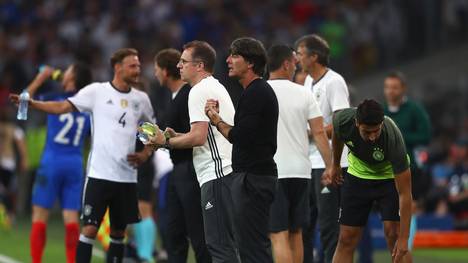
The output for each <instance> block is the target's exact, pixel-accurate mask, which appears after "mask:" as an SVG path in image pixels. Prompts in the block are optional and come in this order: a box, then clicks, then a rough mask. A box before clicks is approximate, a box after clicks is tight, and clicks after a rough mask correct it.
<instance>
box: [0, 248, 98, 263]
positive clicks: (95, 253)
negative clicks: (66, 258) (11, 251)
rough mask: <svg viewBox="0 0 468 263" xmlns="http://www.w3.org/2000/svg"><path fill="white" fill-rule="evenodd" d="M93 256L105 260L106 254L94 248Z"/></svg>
mask: <svg viewBox="0 0 468 263" xmlns="http://www.w3.org/2000/svg"><path fill="white" fill-rule="evenodd" d="M93 256H95V257H98V258H105V257H106V253H105V252H104V251H102V250H100V249H99V248H94V247H93ZM0 263H2V262H1V261H0Z"/></svg>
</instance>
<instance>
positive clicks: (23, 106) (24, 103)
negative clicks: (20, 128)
mask: <svg viewBox="0 0 468 263" xmlns="http://www.w3.org/2000/svg"><path fill="white" fill-rule="evenodd" d="M28 105H29V92H28V90H27V89H24V90H23V92H21V94H20V96H19V105H18V114H17V115H16V118H17V119H18V120H27V119H28Z"/></svg>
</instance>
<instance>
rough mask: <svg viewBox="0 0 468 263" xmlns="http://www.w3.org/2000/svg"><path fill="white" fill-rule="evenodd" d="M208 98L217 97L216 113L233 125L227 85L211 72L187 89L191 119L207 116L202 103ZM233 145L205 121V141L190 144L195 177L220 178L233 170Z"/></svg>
mask: <svg viewBox="0 0 468 263" xmlns="http://www.w3.org/2000/svg"><path fill="white" fill-rule="evenodd" d="M208 99H214V100H218V101H219V115H220V116H221V118H222V119H223V121H225V122H226V123H227V124H229V125H231V126H233V125H234V112H235V111H234V105H233V104H232V101H231V97H230V96H229V93H228V92H227V90H226V88H225V87H224V86H223V85H222V84H221V83H220V82H219V81H218V80H217V79H215V78H214V77H213V76H209V77H206V78H204V79H202V80H201V81H200V82H199V83H197V84H196V85H194V86H193V87H192V89H191V90H190V94H189V98H188V108H189V116H190V123H191V124H192V123H194V122H199V121H204V122H209V121H210V119H209V118H208V117H207V116H206V114H205V104H206V101H207V100H208ZM231 155H232V145H231V143H230V142H229V141H228V140H227V139H226V138H224V136H223V135H222V134H221V133H220V132H219V131H218V130H217V129H216V127H214V126H212V125H208V138H207V140H206V142H205V144H204V145H202V146H197V147H193V166H194V167H195V171H196V173H197V179H198V182H199V184H200V186H202V185H203V184H204V183H206V182H208V181H211V180H214V179H217V178H221V177H223V176H226V175H228V174H230V173H231V172H232V167H231Z"/></svg>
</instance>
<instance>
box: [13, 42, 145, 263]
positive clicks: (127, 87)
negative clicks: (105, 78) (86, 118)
mask: <svg viewBox="0 0 468 263" xmlns="http://www.w3.org/2000/svg"><path fill="white" fill-rule="evenodd" d="M110 62H111V67H112V69H113V71H114V77H113V79H112V81H110V82H94V83H92V84H90V85H88V86H86V87H84V88H83V89H81V90H80V91H79V92H78V93H77V94H76V95H74V96H72V97H69V98H68V99H67V100H63V101H45V102H42V101H36V100H30V102H29V103H30V106H31V107H32V108H35V109H38V110H41V111H44V112H47V113H51V114H63V113H68V112H73V111H77V110H78V111H80V112H89V113H90V114H91V116H92V118H91V120H92V127H93V134H92V136H93V142H92V151H91V153H90V155H91V158H90V160H89V163H88V171H87V178H86V183H85V187H84V190H83V207H82V216H81V219H82V223H83V227H82V230H81V235H80V238H79V240H80V241H79V243H78V248H77V252H76V262H77V263H83V262H85V263H87V262H90V261H91V252H92V247H93V244H94V239H95V238H96V235H97V231H98V229H99V225H100V224H101V221H102V218H103V217H104V213H105V212H106V209H107V208H109V215H110V223H111V227H110V228H111V229H110V238H111V242H110V246H109V250H108V261H109V262H122V258H123V252H124V243H123V241H124V235H125V229H126V227H127V224H131V223H136V222H138V221H139V219H140V218H139V213H138V201H137V184H136V183H137V171H136V169H135V168H136V167H137V166H138V165H139V164H141V163H143V162H144V161H146V160H147V159H148V157H149V156H150V155H151V153H152V149H151V147H145V149H144V150H143V151H141V152H136V153H135V152H134V151H135V131H136V130H137V128H138V124H139V123H140V122H141V121H151V122H154V112H153V108H152V106H151V103H150V100H149V97H148V95H147V94H146V93H144V92H143V91H139V90H137V89H135V88H132V87H133V86H135V85H137V84H138V82H139V76H140V61H139V59H138V52H137V50H135V49H132V48H123V49H119V50H117V51H116V52H115V53H114V54H113V55H112V57H111V61H110ZM10 99H11V100H12V101H13V102H14V103H16V104H17V103H18V100H19V98H18V95H10Z"/></svg>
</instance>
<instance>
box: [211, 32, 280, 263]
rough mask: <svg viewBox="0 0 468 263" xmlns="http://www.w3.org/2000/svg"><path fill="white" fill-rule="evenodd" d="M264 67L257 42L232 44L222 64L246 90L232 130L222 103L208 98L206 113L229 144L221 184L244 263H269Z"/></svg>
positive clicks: (270, 163) (268, 96) (269, 113)
mask: <svg viewBox="0 0 468 263" xmlns="http://www.w3.org/2000/svg"><path fill="white" fill-rule="evenodd" d="M266 61H267V57H266V51H265V48H264V47H263V44H262V43H261V42H260V41H258V40H256V39H253V38H238V39H236V40H234V41H233V42H232V44H231V47H230V55H229V57H228V58H227V61H226V62H227V64H228V68H229V76H230V77H233V78H236V79H238V81H239V83H240V84H241V85H242V86H243V88H244V91H243V93H242V94H241V97H240V99H239V103H238V105H237V108H236V114H235V116H234V125H233V124H232V123H230V122H229V120H226V119H224V117H223V116H222V115H219V114H218V112H222V107H223V102H221V101H216V99H214V98H212V100H209V101H207V103H206V107H205V111H206V114H207V115H208V117H209V118H210V120H211V123H213V124H214V125H215V126H216V128H217V129H218V131H220V132H221V134H222V135H223V136H224V137H226V138H227V139H228V140H229V141H230V142H231V143H232V169H233V175H232V176H230V177H226V178H224V179H223V181H224V182H225V185H226V186H227V187H229V193H230V197H231V198H230V208H231V209H232V214H233V217H232V218H231V220H232V224H233V225H234V233H235V237H236V239H237V240H236V241H237V246H238V249H239V255H240V259H241V261H242V262H243V263H250V262H260V263H263V262H273V259H272V256H271V243H270V239H269V236H268V234H269V213H270V205H271V203H272V201H273V199H274V194H275V189H276V182H277V178H278V171H277V168H276V163H275V161H274V159H273V156H274V155H275V152H276V139H277V130H278V101H277V99H276V95H275V92H274V91H273V89H272V88H271V86H270V85H269V84H268V83H267V82H266V81H265V80H264V79H262V78H261V76H262V75H263V73H264V70H265V66H266Z"/></svg>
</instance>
